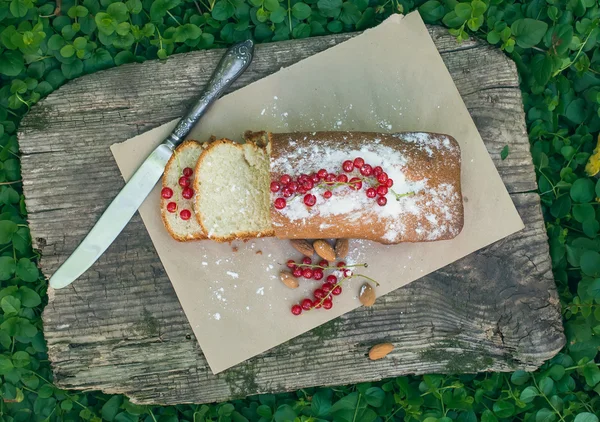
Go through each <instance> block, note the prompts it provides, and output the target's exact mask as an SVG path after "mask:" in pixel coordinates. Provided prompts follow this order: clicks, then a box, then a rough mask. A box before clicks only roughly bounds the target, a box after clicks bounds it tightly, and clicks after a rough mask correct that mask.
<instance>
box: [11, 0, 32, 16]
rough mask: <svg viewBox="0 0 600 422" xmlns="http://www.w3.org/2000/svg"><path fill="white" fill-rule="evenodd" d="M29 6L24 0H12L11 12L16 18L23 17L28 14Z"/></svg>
mask: <svg viewBox="0 0 600 422" xmlns="http://www.w3.org/2000/svg"><path fill="white" fill-rule="evenodd" d="M28 10H29V8H28V7H27V5H26V4H25V2H24V1H22V0H12V1H11V2H10V13H12V15H13V16H14V17H16V18H22V17H24V16H25V15H26V14H27V11H28Z"/></svg>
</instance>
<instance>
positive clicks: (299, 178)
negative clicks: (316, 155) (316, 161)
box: [298, 173, 309, 183]
mask: <svg viewBox="0 0 600 422" xmlns="http://www.w3.org/2000/svg"><path fill="white" fill-rule="evenodd" d="M308 179H309V177H308V174H304V173H302V174H301V175H300V176H299V177H298V183H302V182H305V181H307V180H308Z"/></svg>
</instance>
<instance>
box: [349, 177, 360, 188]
mask: <svg viewBox="0 0 600 422" xmlns="http://www.w3.org/2000/svg"><path fill="white" fill-rule="evenodd" d="M350 184H352V185H353V186H350V188H351V189H354V190H360V188H362V180H360V179H359V178H358V177H353V178H352V179H350Z"/></svg>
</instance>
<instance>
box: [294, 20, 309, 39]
mask: <svg viewBox="0 0 600 422" xmlns="http://www.w3.org/2000/svg"><path fill="white" fill-rule="evenodd" d="M292 36H293V37H294V38H308V37H310V25H308V24H306V23H301V24H299V25H296V27H294V30H293V31H292Z"/></svg>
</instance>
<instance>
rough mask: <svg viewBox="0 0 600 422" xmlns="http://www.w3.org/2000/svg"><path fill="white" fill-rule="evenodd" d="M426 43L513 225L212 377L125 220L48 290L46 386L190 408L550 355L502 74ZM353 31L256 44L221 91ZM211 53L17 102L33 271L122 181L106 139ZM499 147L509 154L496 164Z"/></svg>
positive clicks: (117, 72)
mask: <svg viewBox="0 0 600 422" xmlns="http://www.w3.org/2000/svg"><path fill="white" fill-rule="evenodd" d="M430 33H431V35H432V37H433V39H434V41H435V44H436V46H437V48H438V49H439V51H440V52H441V54H442V57H443V59H444V61H445V63H446V65H447V67H448V68H449V70H450V72H451V74H452V77H453V78H454V81H455V83H456V85H457V87H458V89H459V91H460V93H461V95H462V96H463V98H464V101H465V103H466V105H467V107H468V109H469V111H470V112H471V115H472V116H473V118H474V120H475V122H476V124H477V127H478V128H479V130H480V132H481V135H482V137H483V139H484V140H485V143H486V146H487V148H488V150H489V152H490V154H491V155H492V157H493V159H494V161H495V163H496V165H497V167H498V169H499V171H500V173H501V175H502V178H503V180H504V182H505V184H506V186H507V188H508V190H509V192H510V193H511V197H512V198H513V200H514V201H515V204H516V205H517V208H518V210H519V212H520V214H521V216H522V217H523V219H524V222H525V224H526V229H525V230H523V231H521V232H519V233H517V234H515V235H513V236H511V237H509V238H507V239H504V240H502V241H500V242H497V243H496V244H494V245H492V246H490V247H488V248H486V249H484V250H481V251H479V252H477V253H474V254H472V255H470V256H468V257H466V258H464V259H462V260H460V261H459V262H456V263H454V264H452V265H450V266H448V267H446V268H444V269H442V270H440V271H438V272H436V273H434V274H432V275H430V276H427V277H425V278H423V279H421V280H418V281H416V282H414V283H412V284H410V285H409V286H407V287H405V288H402V289H399V290H397V291H396V292H394V293H392V294H389V295H387V296H385V297H382V298H380V299H379V300H378V302H377V304H376V305H375V306H374V307H373V308H370V309H367V308H361V309H357V310H355V311H353V312H351V313H349V314H346V315H344V316H342V317H340V318H338V319H336V320H334V321H332V322H330V323H328V324H326V325H324V326H322V327H319V328H317V329H315V330H313V331H312V332H309V333H307V334H305V335H303V336H301V337H299V338H296V339H294V340H292V341H290V342H288V343H285V344H283V345H281V346H279V347H276V348H274V349H272V350H270V351H268V352H266V353H264V354H262V355H260V356H258V357H256V358H254V359H251V360H249V361H247V362H244V363H242V364H240V365H238V366H237V367H235V368H232V369H230V370H228V371H226V372H224V373H222V374H219V375H218V376H214V375H212V373H211V372H210V370H209V368H208V366H207V364H206V361H205V359H204V357H203V355H202V352H201V350H200V348H199V347H198V344H197V342H196V341H195V339H194V337H193V335H192V331H191V328H190V326H189V324H188V321H187V320H186V318H185V315H184V314H183V311H182V309H181V306H180V304H179V302H178V300H177V297H176V296H175V293H174V291H173V289H172V287H171V284H170V282H169V280H168V278H167V276H166V275H165V272H164V270H163V268H162V265H161V263H160V261H159V259H158V256H157V254H156V252H155V250H154V248H153V246H152V244H151V241H150V238H149V236H148V234H147V232H146V230H145V228H144V226H143V224H142V222H141V219H140V218H139V215H136V216H135V217H134V218H133V220H132V221H131V222H130V224H129V225H128V226H127V227H126V229H125V231H124V232H123V233H122V235H121V236H120V237H119V238H118V239H117V241H116V242H115V243H114V244H113V245H112V246H111V247H110V248H109V250H108V251H107V252H106V253H105V254H104V255H103V256H102V257H101V259H100V260H99V261H98V262H97V263H96V264H95V265H94V266H93V267H92V269H91V270H90V271H88V272H87V273H86V274H85V275H84V276H83V277H82V278H81V279H79V280H78V281H77V283H75V284H73V285H71V286H70V287H68V288H66V289H62V290H58V291H52V290H51V291H50V292H49V295H50V303H49V304H48V306H47V307H46V309H45V311H44V315H43V318H44V329H45V335H46V339H47V341H48V348H49V356H50V360H51V362H52V367H53V369H54V373H55V382H56V384H57V385H59V386H60V387H63V388H69V389H83V390H92V389H94V390H95V389H101V390H103V391H105V392H109V393H125V394H126V395H128V396H130V397H132V398H133V400H134V401H136V402H138V403H162V404H175V403H185V402H195V403H201V402H211V401H220V400H225V399H228V398H231V397H239V396H245V395H249V394H255V393H259V392H281V391H286V390H296V389H299V388H302V387H307V386H314V385H336V384H346V383H356V382H359V381H368V380H377V379H381V378H385V377H391V376H396V375H399V374H409V373H417V374H420V373H433V372H442V373H448V372H453V373H457V372H477V371H510V370H514V369H517V368H522V369H528V370H533V369H535V368H536V367H538V366H539V365H540V364H541V363H542V362H543V361H544V360H546V359H549V358H550V357H552V356H554V355H555V354H556V353H557V352H558V351H559V350H560V348H561V347H562V346H563V345H564V342H565V339H564V335H563V328H562V325H561V317H560V306H559V301H558V297H557V292H556V289H555V284H554V280H553V276H552V271H551V263H550V257H549V253H548V244H547V238H546V231H545V228H544V222H543V219H542V215H541V209H540V204H539V197H538V195H537V194H536V193H534V192H535V189H536V182H535V175H534V169H533V165H532V163H531V156H530V153H529V142H528V139H527V133H526V128H525V123H524V118H523V110H522V103H521V93H520V90H519V87H518V76H517V71H516V69H515V66H514V64H513V63H512V62H511V61H510V60H509V59H507V58H506V57H505V56H504V55H503V54H502V53H501V52H500V51H498V50H496V49H493V48H491V47H489V46H487V45H485V44H484V43H481V42H479V41H475V40H469V41H467V42H465V43H463V44H461V45H458V44H456V41H455V40H454V39H453V38H452V37H451V36H449V35H447V32H446V30H445V29H442V28H435V27H432V28H430ZM353 35H356V34H345V35H333V36H327V37H321V38H312V39H308V40H301V41H289V42H279V43H272V44H267V45H260V46H258V48H257V54H256V59H255V61H254V62H253V64H252V65H251V67H250V69H249V70H248V71H247V72H246V73H245V74H244V75H243V77H242V78H241V79H240V80H239V81H238V82H237V83H236V84H235V86H234V87H233V88H232V89H236V88H238V87H240V86H243V85H245V84H248V83H249V82H251V81H254V80H257V79H259V78H262V77H264V76H266V75H268V74H270V73H273V72H275V71H277V70H279V69H280V68H281V67H283V66H288V65H290V64H292V63H295V62H297V61H298V60H301V59H303V58H305V57H308V56H310V55H312V54H315V53H317V52H319V51H322V50H325V49H326V48H328V47H330V46H333V45H335V44H337V43H339V42H342V41H344V40H346V39H348V38H350V37H352V36H353ZM221 54H222V50H212V51H201V52H195V53H189V54H183V55H177V56H174V57H171V58H170V59H169V60H168V61H167V62H166V63H162V62H158V61H152V62H147V63H144V64H131V65H125V66H121V67H119V68H117V69H112V70H108V71H102V72H98V73H95V74H93V75H88V76H85V77H83V78H80V79H78V80H75V81H72V82H70V83H69V84H67V85H65V86H63V87H61V88H60V89H58V90H57V91H56V92H54V93H52V94H51V95H50V96H49V97H48V98H46V99H45V100H43V101H42V102H40V103H39V104H38V105H36V106H35V107H33V108H32V110H31V112H30V113H29V114H28V115H27V116H26V118H25V119H24V120H23V122H22V124H21V127H20V133H19V141H20V146H21V149H22V152H23V158H22V169H23V179H24V182H23V183H24V189H25V196H26V198H27V208H28V212H29V220H30V224H31V232H32V236H33V238H34V242H35V246H36V247H37V248H39V249H40V250H41V252H42V256H43V258H42V261H41V265H42V270H43V272H44V273H45V274H46V275H50V274H51V273H52V272H53V271H54V270H55V269H56V268H57V266H58V265H59V263H60V262H62V261H63V260H64V259H65V258H66V257H67V256H68V255H69V254H70V253H71V252H72V251H73V250H74V248H75V247H76V246H77V244H78V243H79V242H80V241H81V240H82V238H83V237H84V236H85V234H86V233H87V232H88V231H89V230H90V228H91V227H92V225H93V224H94V222H95V221H96V219H97V218H98V217H99V215H100V214H101V212H102V210H103V209H104V208H105V207H106V206H107V204H108V203H109V202H110V200H111V199H112V198H113V197H114V195H116V194H117V192H118V191H119V190H120V189H121V188H122V186H123V180H122V178H121V175H120V173H119V171H118V169H117V166H116V164H115V162H114V160H113V158H112V155H111V153H110V151H109V148H108V147H109V145H110V144H112V143H115V142H119V141H123V140H125V139H128V138H130V137H132V136H134V135H137V134H139V133H142V132H144V131H146V130H148V129H151V128H153V127H156V126H158V125H160V124H162V123H165V122H167V121H169V120H171V119H173V118H176V117H178V116H180V115H182V114H183V112H184V111H185V110H186V108H187V107H188V106H189V104H190V103H191V102H192V101H193V99H194V98H195V97H196V96H197V95H198V93H199V92H200V90H201V88H202V87H203V85H204V84H205V83H206V81H207V78H208V77H209V76H210V74H211V72H212V69H213V68H214V66H215V64H216V62H217V61H218V59H219V57H220V55H221ZM505 145H509V147H510V154H509V156H508V158H507V159H506V160H504V161H502V160H500V151H501V150H502V148H503V147H504V146H505ZM383 341H386V342H387V341H390V342H393V343H394V344H395V345H396V349H395V350H394V351H393V353H392V354H390V355H389V356H388V357H387V358H386V359H383V360H381V361H377V362H371V361H369V360H368V359H367V358H366V356H365V355H366V353H367V351H368V349H369V348H370V346H372V345H374V344H377V343H380V342H383ZM224 352H226V351H224ZM333 361H335V362H336V364H335V365H334V366H332V365H330V362H333ZM324 367H326V368H327V370H323V368H324ZM300 370H301V371H302V376H297V374H298V373H299V371H300Z"/></svg>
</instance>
